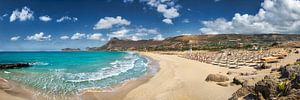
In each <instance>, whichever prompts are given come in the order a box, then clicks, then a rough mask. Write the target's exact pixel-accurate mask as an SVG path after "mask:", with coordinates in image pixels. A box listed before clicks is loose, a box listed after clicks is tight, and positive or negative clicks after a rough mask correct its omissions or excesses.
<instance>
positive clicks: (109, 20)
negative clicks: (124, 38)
mask: <svg viewBox="0 0 300 100" xmlns="http://www.w3.org/2000/svg"><path fill="white" fill-rule="evenodd" d="M115 25H119V26H122V25H125V26H126V25H130V21H128V20H126V19H123V18H122V17H121V16H117V17H116V18H114V17H104V18H101V19H100V20H99V21H98V22H97V23H96V24H95V25H94V28H93V29H95V30H98V29H109V28H112V27H113V26H115Z"/></svg>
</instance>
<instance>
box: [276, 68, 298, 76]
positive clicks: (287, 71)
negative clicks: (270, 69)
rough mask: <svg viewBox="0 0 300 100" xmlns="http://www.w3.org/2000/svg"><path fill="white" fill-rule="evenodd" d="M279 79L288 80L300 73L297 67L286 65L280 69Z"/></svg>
mask: <svg viewBox="0 0 300 100" xmlns="http://www.w3.org/2000/svg"><path fill="white" fill-rule="evenodd" d="M279 70H280V73H281V78H290V77H291V76H292V75H293V74H294V75H296V74H297V73H299V72H300V66H299V65H286V66H283V67H280V69H279Z"/></svg>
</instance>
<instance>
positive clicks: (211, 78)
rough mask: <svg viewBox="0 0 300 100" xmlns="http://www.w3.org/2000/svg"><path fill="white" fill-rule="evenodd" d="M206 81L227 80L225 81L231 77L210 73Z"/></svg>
mask: <svg viewBox="0 0 300 100" xmlns="http://www.w3.org/2000/svg"><path fill="white" fill-rule="evenodd" d="M205 81H213V82H225V81H229V78H228V77H226V76H224V75H220V74H209V75H208V76H207V77H206V79H205Z"/></svg>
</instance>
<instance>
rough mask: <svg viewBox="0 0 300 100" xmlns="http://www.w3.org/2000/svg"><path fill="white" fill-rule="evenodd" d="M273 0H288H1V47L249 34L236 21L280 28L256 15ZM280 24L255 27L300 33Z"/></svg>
mask: <svg viewBox="0 0 300 100" xmlns="http://www.w3.org/2000/svg"><path fill="white" fill-rule="evenodd" d="M267 1H270V2H273V3H275V4H276V3H278V4H279V3H282V2H280V1H277V0H266V1H263V0H218V1H216V0H0V16H1V17H0V43H1V45H0V50H2V51H5V50H60V49H61V48H65V47H72V48H85V47H88V46H101V45H103V44H104V43H106V42H107V41H108V40H109V38H111V37H118V38H123V39H133V40H140V39H157V40H161V39H163V38H167V37H170V36H176V35H180V34H209V33H211V34H221V33H243V32H244V31H245V30H237V28H236V26H243V25H245V26H244V27H242V29H243V28H245V29H248V28H249V27H250V29H255V28H256V27H258V26H255V25H257V22H264V21H266V23H267V24H265V23H263V24H262V25H261V24H260V23H259V24H258V25H260V26H265V27H269V26H270V25H269V24H271V26H270V27H275V26H274V25H275V23H271V22H268V20H266V19H263V18H262V17H259V18H257V19H258V20H255V21H252V20H250V19H253V18H254V19H255V16H258V15H259V13H260V12H261V11H260V9H263V10H264V11H265V12H267V14H268V11H269V9H271V8H270V7H269V8H268V5H266V4H267V3H268V2H267ZM286 1H291V2H293V1H298V0H286ZM263 2H266V3H263ZM296 5H298V6H299V4H296ZM273 6H275V5H273ZM281 6H287V5H281ZM282 9H284V8H282ZM282 9H277V10H282ZM291 9H296V8H291ZM237 14H239V15H237ZM267 14H265V15H266V16H267ZM275 14H276V13H275ZM297 14H298V13H297ZM246 15H247V16H246ZM270 15H271V14H270ZM273 15H274V14H273ZM245 16H246V17H251V18H245ZM252 17H253V18H252ZM239 18H240V20H238V19H239ZM264 18H265V17H264ZM297 18H298V17H297ZM101 20H102V21H101ZM244 20H247V21H244ZM278 20H279V19H278ZM297 20H298V19H297ZM236 22H239V23H241V22H247V23H246V24H245V23H243V24H241V25H240V24H236ZM273 24H274V25H273ZM272 25H273V26H272ZM252 26H253V27H252ZM251 27H252V28H251ZM279 29H282V28H275V29H273V30H270V31H260V30H259V31H251V32H253V33H268V32H283V33H285V32H286V33H291V32H298V30H288V31H286V30H279ZM262 30H265V29H262ZM251 32H249V33H251ZM245 33H248V32H245Z"/></svg>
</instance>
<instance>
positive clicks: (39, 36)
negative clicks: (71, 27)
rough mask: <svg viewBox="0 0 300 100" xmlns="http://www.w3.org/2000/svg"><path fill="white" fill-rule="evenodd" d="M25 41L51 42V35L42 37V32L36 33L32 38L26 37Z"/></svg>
mask: <svg viewBox="0 0 300 100" xmlns="http://www.w3.org/2000/svg"><path fill="white" fill-rule="evenodd" d="M25 40H35V41H45V40H51V35H47V36H44V33H43V32H40V33H36V34H34V35H33V36H27V37H26V39H25Z"/></svg>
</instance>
